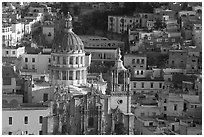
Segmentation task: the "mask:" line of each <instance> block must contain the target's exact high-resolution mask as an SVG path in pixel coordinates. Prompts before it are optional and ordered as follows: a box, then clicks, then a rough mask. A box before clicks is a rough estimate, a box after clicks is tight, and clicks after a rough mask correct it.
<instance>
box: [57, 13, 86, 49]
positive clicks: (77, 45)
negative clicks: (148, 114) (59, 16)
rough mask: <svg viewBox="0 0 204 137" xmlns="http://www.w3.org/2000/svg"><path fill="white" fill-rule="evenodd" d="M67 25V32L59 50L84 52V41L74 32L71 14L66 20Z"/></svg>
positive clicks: (65, 31) (62, 38)
mask: <svg viewBox="0 0 204 137" xmlns="http://www.w3.org/2000/svg"><path fill="white" fill-rule="evenodd" d="M65 23H66V24H65V30H64V33H63V36H62V37H61V42H60V44H59V46H58V48H57V50H61V51H63V52H64V51H66V52H70V51H84V44H83V42H82V40H81V39H80V38H79V36H77V35H76V34H75V33H74V32H73V31H72V17H71V15H70V14H69V12H68V15H67V18H66V19H65Z"/></svg>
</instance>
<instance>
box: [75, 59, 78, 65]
mask: <svg viewBox="0 0 204 137" xmlns="http://www.w3.org/2000/svg"><path fill="white" fill-rule="evenodd" d="M75 59H76V62H75V63H76V65H77V64H78V61H79V60H78V57H76V58H75Z"/></svg>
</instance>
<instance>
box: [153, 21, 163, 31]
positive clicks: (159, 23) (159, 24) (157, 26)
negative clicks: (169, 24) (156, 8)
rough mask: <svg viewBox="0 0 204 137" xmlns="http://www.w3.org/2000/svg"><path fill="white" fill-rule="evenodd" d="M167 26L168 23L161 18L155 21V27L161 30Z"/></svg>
mask: <svg viewBox="0 0 204 137" xmlns="http://www.w3.org/2000/svg"><path fill="white" fill-rule="evenodd" d="M164 28H166V23H164V22H162V21H161V20H160V19H157V20H156V22H155V23H154V29H156V30H161V29H164Z"/></svg>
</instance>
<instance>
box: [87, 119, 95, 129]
mask: <svg viewBox="0 0 204 137" xmlns="http://www.w3.org/2000/svg"><path fill="white" fill-rule="evenodd" d="M88 127H89V128H93V127H94V118H93V117H90V118H89V120H88Z"/></svg>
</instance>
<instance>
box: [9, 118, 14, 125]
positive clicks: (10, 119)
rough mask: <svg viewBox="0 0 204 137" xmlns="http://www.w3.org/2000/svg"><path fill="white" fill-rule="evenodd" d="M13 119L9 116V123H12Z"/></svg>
mask: <svg viewBox="0 0 204 137" xmlns="http://www.w3.org/2000/svg"><path fill="white" fill-rule="evenodd" d="M12 122H13V119H12V117H9V125H12Z"/></svg>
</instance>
